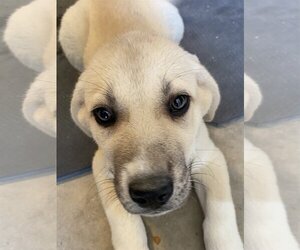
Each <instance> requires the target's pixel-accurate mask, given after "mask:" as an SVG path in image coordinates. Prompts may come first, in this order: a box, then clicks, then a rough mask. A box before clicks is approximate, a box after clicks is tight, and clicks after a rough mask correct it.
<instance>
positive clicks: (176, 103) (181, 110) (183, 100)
mask: <svg viewBox="0 0 300 250" xmlns="http://www.w3.org/2000/svg"><path fill="white" fill-rule="evenodd" d="M189 105H190V97H189V96H188V95H177V96H175V97H173V98H171V99H170V102H169V112H170V114H171V115H172V116H182V115H184V114H185V113H186V112H187V110H188V109H189Z"/></svg>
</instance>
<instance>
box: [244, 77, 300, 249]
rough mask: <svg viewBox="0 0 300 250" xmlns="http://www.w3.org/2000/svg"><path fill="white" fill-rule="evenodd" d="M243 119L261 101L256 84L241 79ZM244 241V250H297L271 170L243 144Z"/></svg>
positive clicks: (262, 156)
mask: <svg viewBox="0 0 300 250" xmlns="http://www.w3.org/2000/svg"><path fill="white" fill-rule="evenodd" d="M244 90H245V97H247V98H245V116H246V119H247V120H249V119H251V117H252V116H253V114H254V112H255V110H256V109H257V108H258V106H259V104H260V103H261V100H262V95H261V93H260V90H259V87H258V85H257V83H255V82H254V81H253V80H252V79H251V78H249V77H248V76H245V87H244ZM244 161H245V164H244V173H245V175H244V209H245V210H244V228H245V231H244V234H245V237H244V241H245V249H246V250H265V249H272V250H282V249H289V250H299V246H298V244H297V241H296V240H295V238H294V236H293V234H292V232H291V229H290V227H289V224H288V219H287V214H286V210H285V207H284V204H283V202H282V200H281V197H280V193H279V188H278V185H277V178H276V175H275V171H274V167H273V164H272V162H271V160H270V159H269V157H268V156H267V154H266V153H265V152H263V151H262V150H261V149H260V148H258V147H256V146H254V145H253V144H252V143H251V142H250V141H249V140H248V139H246V138H245V140H244Z"/></svg>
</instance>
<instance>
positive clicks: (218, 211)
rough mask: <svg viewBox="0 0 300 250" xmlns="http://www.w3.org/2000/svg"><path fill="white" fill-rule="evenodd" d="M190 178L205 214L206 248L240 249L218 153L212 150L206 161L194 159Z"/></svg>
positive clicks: (226, 175) (225, 179)
mask: <svg viewBox="0 0 300 250" xmlns="http://www.w3.org/2000/svg"><path fill="white" fill-rule="evenodd" d="M192 178H193V182H194V186H195V189H196V190H195V191H196V193H197V195H198V197H199V199H200V202H201V205H202V207H203V211H204V213H205V219H204V223H203V230H204V241H205V246H206V249H207V250H241V249H243V244H242V241H241V238H240V235H239V232H238V228H237V223H236V216H235V209H234V205H233V201H232V196H231V191H230V183H229V176H228V172H227V166H226V162H225V159H224V157H223V155H222V153H221V152H220V151H219V150H218V149H216V151H215V153H214V157H213V158H210V159H209V160H207V161H205V160H203V159H196V160H195V161H194V163H193V165H192Z"/></svg>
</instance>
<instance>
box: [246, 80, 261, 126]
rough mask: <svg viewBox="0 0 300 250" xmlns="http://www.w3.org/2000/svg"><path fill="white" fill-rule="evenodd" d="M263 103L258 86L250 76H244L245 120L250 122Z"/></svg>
mask: <svg viewBox="0 0 300 250" xmlns="http://www.w3.org/2000/svg"><path fill="white" fill-rule="evenodd" d="M261 101H262V95H261V92H260V89H259V87H258V84H257V83H256V82H255V81H254V80H253V79H252V78H250V77H249V76H248V75H246V74H245V75H244V120H245V121H249V120H250V119H251V118H252V116H253V115H254V112H255V111H256V110H257V108H258V107H259V105H260V104H261Z"/></svg>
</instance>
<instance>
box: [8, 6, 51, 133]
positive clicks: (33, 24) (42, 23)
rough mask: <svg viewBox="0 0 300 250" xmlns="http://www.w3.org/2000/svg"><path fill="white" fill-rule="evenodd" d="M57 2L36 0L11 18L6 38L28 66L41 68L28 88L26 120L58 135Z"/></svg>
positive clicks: (37, 69) (13, 50) (25, 105)
mask: <svg viewBox="0 0 300 250" xmlns="http://www.w3.org/2000/svg"><path fill="white" fill-rule="evenodd" d="M55 20H56V5H55V1H52V0H35V1H32V2H31V3H29V4H28V5H26V6H23V7H21V8H20V9H18V10H16V11H15V12H14V13H13V14H12V15H11V16H10V18H9V20H8V23H7V26H6V29H5V32H4V41H5V42H6V44H7V45H8V47H9V48H10V50H11V51H12V52H13V54H14V55H15V57H16V58H18V59H19V60H20V62H22V63H23V64H24V65H25V66H27V67H29V68H31V69H33V70H35V71H37V72H39V75H38V76H37V77H36V79H35V81H34V82H33V83H32V84H31V86H30V87H29V89H28V90H27V93H26V96H25V99H24V102H23V107H22V111H23V114H24V117H25V118H26V120H27V121H28V122H29V123H31V124H32V125H33V126H35V127H36V128H38V129H40V130H42V131H43V132H45V133H46V134H48V135H50V136H54V137H55V135H56V22H55Z"/></svg>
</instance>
